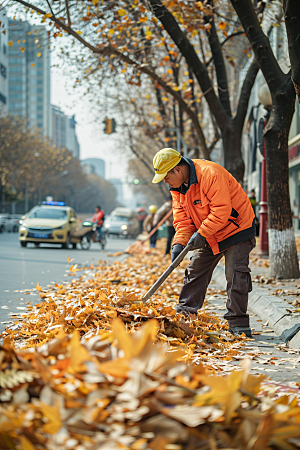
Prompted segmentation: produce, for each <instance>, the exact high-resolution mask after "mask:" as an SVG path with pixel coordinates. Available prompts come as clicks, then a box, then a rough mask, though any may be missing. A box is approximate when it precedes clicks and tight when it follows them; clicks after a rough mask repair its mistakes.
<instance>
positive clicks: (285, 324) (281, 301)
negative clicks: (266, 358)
mask: <svg viewBox="0 0 300 450" xmlns="http://www.w3.org/2000/svg"><path fill="white" fill-rule="evenodd" d="M296 241H297V248H298V246H299V244H300V242H299V239H296ZM250 268H251V271H252V282H253V290H252V292H251V293H250V294H249V305H248V309H249V311H250V312H252V313H254V314H257V315H258V316H259V317H260V319H261V320H262V322H263V323H264V325H265V326H266V327H270V328H272V329H273V330H274V331H275V333H276V334H277V335H278V336H280V338H281V339H282V340H283V341H284V342H286V343H288V346H289V348H291V349H300V279H297V280H280V281H275V280H274V279H273V278H271V277H270V275H269V260H268V259H267V258H261V257H260V256H259V248H258V243H257V246H256V248H255V249H254V250H253V251H252V253H251V255H250ZM210 287H213V288H214V289H225V288H226V281H225V268H224V259H222V260H221V261H220V263H219V264H218V266H217V267H216V269H215V271H214V274H213V278H212V282H211V286H210Z"/></svg>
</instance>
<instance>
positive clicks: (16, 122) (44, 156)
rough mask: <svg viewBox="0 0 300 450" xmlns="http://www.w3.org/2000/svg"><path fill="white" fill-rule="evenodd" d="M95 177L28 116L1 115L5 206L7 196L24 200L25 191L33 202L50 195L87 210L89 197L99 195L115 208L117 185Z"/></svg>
mask: <svg viewBox="0 0 300 450" xmlns="http://www.w3.org/2000/svg"><path fill="white" fill-rule="evenodd" d="M95 177H96V178H97V180H96V181H97V182H96V181H95V183H92V182H91V181H90V180H88V179H87V177H86V175H85V173H84V171H83V168H82V166H81V163H80V161H79V160H78V159H77V158H74V157H73V155H72V152H70V151H68V150H67V149H65V148H57V147H55V146H54V145H53V143H52V142H51V141H50V140H49V139H46V138H45V137H44V136H42V135H41V134H40V133H39V132H38V130H35V129H31V128H30V127H29V125H28V123H27V121H26V118H23V119H20V118H18V117H16V116H14V117H13V116H6V115H4V114H2V115H1V116H0V181H1V203H2V208H4V205H5V199H6V198H11V199H13V200H14V201H23V200H24V197H25V195H26V197H27V198H29V199H31V200H32V202H34V203H40V202H41V201H42V200H44V199H45V197H46V196H47V195H51V196H53V197H54V198H55V199H57V200H62V201H65V202H66V203H67V204H70V205H71V206H74V207H75V208H76V206H78V207H79V208H81V210H83V211H84V212H87V211H85V209H84V208H85V206H86V204H87V199H89V200H92V201H93V202H94V205H95V204H97V203H98V201H99V197H100V198H103V203H105V206H106V208H107V210H111V209H113V208H114V207H115V206H117V203H116V200H115V197H116V192H115V189H114V188H113V186H112V185H111V183H109V182H107V181H105V180H103V179H101V178H100V177H97V176H95ZM98 178H99V180H98ZM104 192H105V194H104ZM12 194H13V195H12Z"/></svg>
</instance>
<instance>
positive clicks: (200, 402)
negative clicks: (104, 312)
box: [0, 319, 300, 450]
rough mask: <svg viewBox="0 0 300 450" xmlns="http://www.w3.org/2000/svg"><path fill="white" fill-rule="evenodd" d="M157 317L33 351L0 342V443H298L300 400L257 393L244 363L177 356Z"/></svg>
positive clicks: (262, 449) (164, 449)
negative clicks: (225, 372) (231, 365)
mask: <svg viewBox="0 0 300 450" xmlns="http://www.w3.org/2000/svg"><path fill="white" fill-rule="evenodd" d="M158 329H159V322H158V321H157V320H151V321H148V322H147V323H146V324H144V325H143V326H142V327H141V328H140V329H139V330H137V331H136V332H135V333H127V332H126V328H125V325H124V324H123V323H122V321H121V320H120V319H117V320H116V321H114V322H113V324H112V333H110V332H107V333H106V335H104V334H101V335H99V334H98V335H97V336H94V337H92V338H90V339H88V340H81V341H80V336H79V333H78V332H74V333H73V334H72V335H66V334H65V333H64V332H63V331H62V330H60V332H59V334H58V335H57V336H56V338H55V339H53V340H51V341H49V342H48V343H46V344H44V345H43V346H41V347H38V348H37V349H35V350H33V349H32V350H31V351H24V350H20V349H19V350H16V349H14V348H13V347H12V346H11V342H10V340H9V338H6V340H5V342H4V345H3V347H0V370H1V372H0V373H1V377H0V387H1V388H0V395H1V406H0V448H1V450H8V449H23V450H42V449H47V450H65V449H66V450H67V449H72V450H88V449H91V450H92V449H93V450H96V449H97V450H99V449H105V450H109V449H117V448H120V449H128V450H150V449H151V450H171V449H172V450H180V449H181V450H184V449H193V450H197V449H201V450H205V449H207V450H209V449H210V450H212V449H221V448H223V449H224V448H227V449H229V448H230V449H246V448H247V450H266V449H271V448H272V449H289V450H293V449H296V448H300V407H299V406H298V404H297V399H296V398H295V397H294V398H292V397H291V396H282V397H280V398H279V399H276V398H275V397H273V398H272V396H271V395H264V396H258V394H259V392H260V391H261V383H262V381H263V379H264V376H259V377H253V376H252V375H250V374H249V369H250V361H249V360H244V361H243V363H242V364H241V367H240V370H235V371H234V372H232V373H231V374H230V375H229V376H227V377H221V376H219V375H216V374H210V372H212V370H210V369H209V367H208V366H206V367H204V366H203V365H201V364H200V365H188V364H184V363H182V362H178V360H179V359H180V358H181V357H182V356H183V354H184V352H183V351H182V350H181V349H176V350H174V351H170V350H169V348H168V346H167V345H166V344H164V343H162V342H156V343H154V341H155V340H156V334H157V332H158Z"/></svg>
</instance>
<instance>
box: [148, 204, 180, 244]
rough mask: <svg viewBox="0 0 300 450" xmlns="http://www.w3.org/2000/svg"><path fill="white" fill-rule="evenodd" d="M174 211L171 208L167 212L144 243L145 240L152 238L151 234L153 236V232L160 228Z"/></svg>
mask: <svg viewBox="0 0 300 450" xmlns="http://www.w3.org/2000/svg"><path fill="white" fill-rule="evenodd" d="M172 212H173V210H172V209H170V211H169V212H167V214H166V215H165V216H164V217H163V218H162V219H161V220H160V221H159V222H158V224H157V225H156V226H155V227H154V228H153V230H151V231H150V233H149V234H148V236H147V238H146V239H145V240H144V241H142V245H143V244H144V242H146V241H148V239H150V238H151V236H153V234H154V233H155V232H156V231H157V230H158V228H159V227H160V226H161V225H162V224H163V223H164V222H165V221H166V220H167V219H168V218H169V217H170V216H171V214H172Z"/></svg>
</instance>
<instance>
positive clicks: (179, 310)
mask: <svg viewBox="0 0 300 450" xmlns="http://www.w3.org/2000/svg"><path fill="white" fill-rule="evenodd" d="M175 308H176V312H177V314H183V315H184V316H185V317H186V318H187V319H190V320H196V319H197V314H196V313H192V312H190V311H188V310H187V309H185V308H183V307H182V306H181V305H180V304H177V305H176V306H175Z"/></svg>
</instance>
